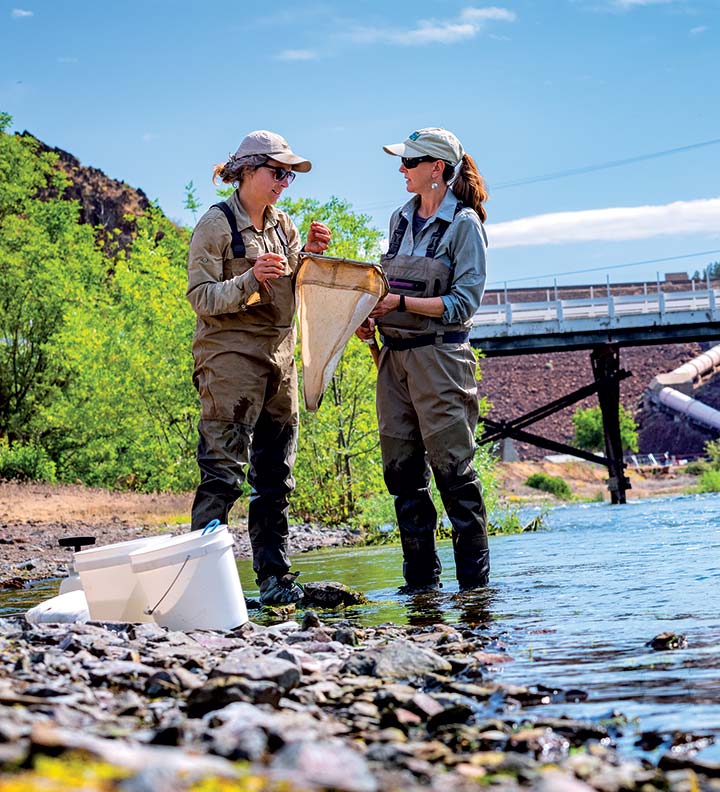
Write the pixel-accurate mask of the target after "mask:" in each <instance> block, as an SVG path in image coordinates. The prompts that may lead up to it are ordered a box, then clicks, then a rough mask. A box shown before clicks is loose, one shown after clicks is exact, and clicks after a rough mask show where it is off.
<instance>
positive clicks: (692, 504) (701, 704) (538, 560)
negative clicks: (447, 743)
mask: <svg viewBox="0 0 720 792" xmlns="http://www.w3.org/2000/svg"><path fill="white" fill-rule="evenodd" d="M526 516H527V518H528V519H529V518H530V517H531V516H533V514H532V512H528V513H527V515H526ZM545 524H546V530H544V531H541V532H538V533H530V534H521V535H516V536H502V537H493V538H491V540H490V549H491V564H492V581H491V586H490V588H489V589H488V590H487V591H486V592H485V593H482V594H475V595H458V593H457V584H456V583H455V581H454V577H453V562H452V548H451V546H450V544H449V543H448V542H444V543H442V544H441V546H440V557H441V560H442V563H443V567H444V572H443V578H442V579H443V590H442V591H441V592H439V593H438V594H437V595H430V596H423V597H415V598H413V597H402V596H398V595H397V593H396V590H397V587H398V586H399V585H401V584H402V582H403V581H402V577H401V552H400V548H399V546H396V545H389V546H381V547H372V548H361V549H348V548H338V549H328V550H322V551H316V552H313V553H308V554H305V555H302V556H298V557H296V558H294V559H293V568H294V569H296V570H300V571H301V572H302V575H301V577H300V581H313V580H337V581H341V582H343V583H346V584H348V585H349V586H351V587H352V588H358V589H361V590H362V591H364V592H365V593H366V594H367V595H368V597H369V598H370V600H371V604H370V605H368V606H363V607H361V608H355V609H352V610H349V611H346V612H344V613H342V614H341V615H339V616H338V617H337V618H350V619H352V620H353V621H355V622H357V623H358V624H365V625H369V624H379V623H383V622H395V623H412V624H420V625H424V624H432V623H436V622H441V621H444V622H446V623H448V624H453V623H462V624H467V625H470V626H473V627H475V629H477V630H478V631H479V632H481V633H482V632H487V633H488V634H489V635H492V636H494V637H495V638H496V639H497V641H499V642H501V643H502V644H503V645H504V647H505V648H506V650H507V652H508V654H509V655H511V656H512V657H513V658H514V661H513V662H510V663H505V664H503V665H502V666H498V668H497V672H496V673H497V678H498V679H499V680H501V681H503V682H506V683H515V684H523V685H535V684H543V685H546V686H547V687H550V688H561V689H565V690H567V689H569V688H576V689H577V688H580V689H582V690H584V691H586V692H587V693H588V699H587V700H586V701H583V702H578V703H562V704H551V705H545V706H542V707H537V708H535V710H534V712H536V713H537V714H539V715H546V716H554V715H560V714H562V715H566V716H568V717H575V718H585V717H600V716H606V715H608V714H609V713H611V712H612V711H613V710H618V711H620V712H622V713H623V714H624V715H626V716H627V717H629V718H631V719H637V723H635V724H634V725H633V726H631V727H630V728H629V729H626V730H625V732H626V734H625V737H624V739H623V741H622V747H623V748H624V749H626V750H637V749H634V747H633V743H634V741H635V739H636V737H637V733H638V732H642V731H651V730H658V731H663V732H668V731H673V730H676V729H681V730H685V731H694V732H700V733H710V734H713V735H715V737H716V740H717V741H718V743H719V744H717V745H715V746H711V747H709V748H707V749H705V750H704V751H702V753H701V754H700V756H701V758H703V759H712V760H715V761H720V662H719V661H720V613H719V606H720V496H717V495H702V496H682V497H676V498H663V499H652V500H642V501H631V502H630V503H628V504H627V505H625V506H610V505H609V504H580V505H570V506H561V507H557V508H555V509H553V510H552V511H551V512H550V513H549V514H548V516H547V518H546V522H545ZM239 568H240V577H241V580H242V583H243V588H244V590H245V593H246V594H247V595H248V596H256V595H257V587H256V584H255V582H254V576H253V573H252V569H251V566H250V563H249V562H240V564H239ZM56 589H57V583H54V584H49V583H47V582H46V583H43V584H42V587H41V588H38V589H35V590H30V591H21V592H10V593H6V594H4V595H3V597H2V598H1V599H0V614H2V613H10V612H15V613H17V612H21V611H23V610H24V609H25V608H27V607H28V606H29V605H31V604H33V603H34V602H37V601H39V600H41V599H45V598H46V597H48V596H51V595H52V594H54V593H55V591H56ZM255 613H257V612H251V618H253V616H254V615H255ZM323 618H325V616H323ZM665 631H671V632H676V633H683V634H684V635H685V636H686V637H687V640H688V644H689V645H688V648H687V649H684V650H676V651H665V652H657V651H653V650H651V649H649V648H648V647H646V646H645V643H646V642H647V641H649V640H650V639H651V638H652V637H653V636H655V635H657V634H658V633H661V632H665ZM497 641H496V643H497ZM526 711H527V710H526ZM530 711H531V712H532V711H533V710H532V709H530Z"/></svg>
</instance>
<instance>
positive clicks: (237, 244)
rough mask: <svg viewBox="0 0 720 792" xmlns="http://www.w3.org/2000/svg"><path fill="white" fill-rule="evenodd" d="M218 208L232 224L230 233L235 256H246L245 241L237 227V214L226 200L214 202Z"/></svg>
mask: <svg viewBox="0 0 720 792" xmlns="http://www.w3.org/2000/svg"><path fill="white" fill-rule="evenodd" d="M213 206H214V207H215V208H216V209H220V210H221V211H222V213H223V214H224V215H225V217H227V221H228V223H229V225H230V233H231V234H232V243H231V244H232V252H233V256H235V258H245V243H244V242H243V238H242V236H241V234H240V231H238V227H237V220H236V219H235V215H234V214H233V210H232V209H231V208H230V207H229V206H228V205H227V204H226V203H225V202H224V201H222V202H221V203H216V204H213Z"/></svg>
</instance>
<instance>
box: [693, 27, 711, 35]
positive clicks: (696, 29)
mask: <svg viewBox="0 0 720 792" xmlns="http://www.w3.org/2000/svg"><path fill="white" fill-rule="evenodd" d="M707 29H708V27H707V25H698V26H697V27H694V28H690V35H691V36H699V35H700V34H701V33H705V31H706V30H707Z"/></svg>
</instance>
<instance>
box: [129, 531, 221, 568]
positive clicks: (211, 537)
mask: <svg viewBox="0 0 720 792" xmlns="http://www.w3.org/2000/svg"><path fill="white" fill-rule="evenodd" d="M234 542H235V540H234V538H233V535H232V534H231V533H230V531H228V528H227V525H221V526H219V527H218V528H216V529H214V530H213V531H212V533H204V532H203V533H201V532H200V531H191V532H190V533H186V534H183V535H182V536H174V537H173V538H172V539H170V540H168V541H167V542H163V544H162V545H160V546H157V545H154V546H153V547H145V548H141V549H138V550H136V551H135V552H134V553H131V554H130V563H131V565H132V570H133V572H149V571H150V570H152V569H158V568H160V567H164V566H172V565H173V564H178V563H181V562H182V561H185V560H186V559H192V558H200V557H201V556H204V555H208V554H209V553H216V552H218V551H222V550H225V549H226V548H228V547H232V545H233V544H234Z"/></svg>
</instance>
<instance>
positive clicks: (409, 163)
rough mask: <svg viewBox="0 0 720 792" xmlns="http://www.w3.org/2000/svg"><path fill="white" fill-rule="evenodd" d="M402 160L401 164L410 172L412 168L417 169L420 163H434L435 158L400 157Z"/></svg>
mask: <svg viewBox="0 0 720 792" xmlns="http://www.w3.org/2000/svg"><path fill="white" fill-rule="evenodd" d="M400 159H401V160H402V164H403V165H404V166H405V167H406V168H407V170H412V169H413V168H417V166H418V165H419V164H420V163H421V162H436V161H437V159H438V158H437V157H400Z"/></svg>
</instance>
